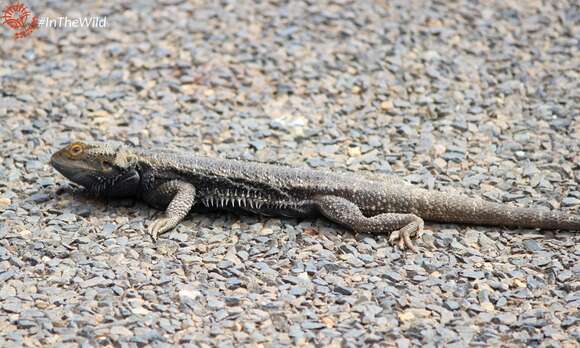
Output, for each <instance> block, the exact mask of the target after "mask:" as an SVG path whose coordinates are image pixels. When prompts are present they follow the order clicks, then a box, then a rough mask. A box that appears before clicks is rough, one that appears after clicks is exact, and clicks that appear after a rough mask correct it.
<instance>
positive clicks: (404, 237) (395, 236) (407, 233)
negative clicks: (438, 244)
mask: <svg viewBox="0 0 580 348" xmlns="http://www.w3.org/2000/svg"><path fill="white" fill-rule="evenodd" d="M422 229H423V220H418V221H413V222H411V223H410V224H408V225H406V226H404V227H403V228H401V229H400V230H396V231H393V232H392V233H391V235H390V237H389V242H390V243H391V244H393V245H397V246H398V247H399V249H401V250H405V249H409V250H411V251H413V252H418V250H417V247H416V246H415V244H414V243H413V240H412V239H411V238H412V237H415V236H417V234H418V233H419V232H420V231H421V230H422Z"/></svg>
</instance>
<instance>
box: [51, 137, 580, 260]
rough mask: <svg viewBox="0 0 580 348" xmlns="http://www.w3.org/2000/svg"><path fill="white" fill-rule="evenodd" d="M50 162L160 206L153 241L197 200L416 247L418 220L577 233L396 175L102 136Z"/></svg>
mask: <svg viewBox="0 0 580 348" xmlns="http://www.w3.org/2000/svg"><path fill="white" fill-rule="evenodd" d="M51 164H52V166H53V167H54V168H55V169H56V170H58V171H59V172H60V173H61V174H63V175H64V176H66V177H67V178H68V179H70V180H71V181H73V182H75V183H77V184H79V185H82V186H84V187H85V188H86V189H88V190H89V191H90V192H91V193H93V194H95V195H98V196H106V197H137V198H140V199H142V200H144V201H145V202H147V203H148V204H150V205H152V206H153V207H156V208H158V209H166V210H165V216H164V217H162V218H160V219H158V220H156V221H154V222H153V223H151V224H150V225H149V233H150V234H151V236H152V237H153V238H154V239H156V238H157V237H158V235H160V234H161V233H164V232H166V231H169V230H170V229H172V228H174V227H175V226H177V224H178V223H179V222H180V221H181V220H183V219H184V218H185V217H186V216H187V214H188V213H189V211H190V210H191V209H192V208H194V207H198V206H201V207H206V208H219V209H225V210H242V211H246V212H251V213H256V214H262V215H267V216H287V217H308V216H313V215H317V214H322V215H324V216H325V217H326V218H328V219H330V220H332V221H334V222H336V223H338V224H341V225H343V226H346V227H348V228H350V229H352V230H353V231H355V232H365V233H373V234H389V233H390V238H389V239H390V241H391V242H392V243H396V244H397V245H399V246H400V247H401V248H405V247H407V248H409V249H411V250H414V251H416V248H415V246H414V244H413V242H412V240H411V238H412V237H414V236H416V235H417V234H418V232H420V231H421V230H422V228H423V219H425V220H433V221H441V222H458V223H468V224H479V225H500V226H512V227H529V228H542V229H570V230H580V217H579V216H577V215H572V214H567V213H565V212H559V211H547V210H541V209H533V208H520V207H512V206H509V205H505V204H498V203H492V202H488V201H484V200H482V199H474V198H469V197H467V196H462V195H455V194H448V193H442V192H438V191H429V190H424V189H421V188H417V187H414V186H412V185H409V184H407V183H405V182H404V181H402V180H400V179H397V178H394V177H381V176H374V177H367V176H358V175H354V174H336V173H332V172H325V171H316V170H311V169H299V168H292V167H285V166H279V165H271V164H263V163H256V162H245V161H237V160H225V159H214V158H208V157H201V156H195V155H189V154H180V153H176V152H169V151H147V150H143V149H137V148H129V147H124V146H113V145H111V144H107V143H103V144H85V143H80V142H76V143H72V144H70V145H68V146H66V147H65V148H63V149H61V150H59V151H57V152H56V153H55V154H54V155H53V156H52V158H51Z"/></svg>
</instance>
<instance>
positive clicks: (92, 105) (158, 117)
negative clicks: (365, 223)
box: [0, 0, 580, 347]
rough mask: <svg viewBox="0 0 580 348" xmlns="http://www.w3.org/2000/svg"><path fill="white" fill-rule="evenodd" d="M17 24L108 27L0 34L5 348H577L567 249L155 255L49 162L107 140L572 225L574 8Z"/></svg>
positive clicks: (70, 8) (211, 230) (388, 6)
mask: <svg viewBox="0 0 580 348" xmlns="http://www.w3.org/2000/svg"><path fill="white" fill-rule="evenodd" d="M26 3H27V5H28V6H29V7H30V8H31V10H32V12H33V14H35V15H37V16H48V17H51V18H55V17H58V16H64V15H67V16H69V17H78V16H107V27H106V28H93V29H86V28H84V29H78V28H77V29H55V28H52V29H47V28H40V29H38V30H37V31H36V32H35V33H33V34H32V36H31V37H28V38H24V39H20V40H15V39H13V38H12V37H11V35H12V34H13V33H12V32H11V31H10V30H9V29H8V28H7V27H6V26H3V27H2V29H0V34H1V35H0V40H2V44H1V45H0V58H1V60H0V83H1V90H0V122H1V125H2V126H1V129H0V149H1V152H2V156H1V157H2V158H0V332H1V334H0V346H2V347H20V346H53V345H57V346H60V347H66V346H77V345H84V346H92V345H110V346H118V347H136V346H143V345H147V344H149V345H151V346H154V347H163V346H170V345H175V344H183V345H188V344H190V345H194V346H214V345H216V346H223V347H228V346H232V347H233V346H239V345H242V344H243V345H248V346H255V347H269V346H286V345H292V346H328V347H352V346H397V347H408V346H416V345H428V346H448V347H463V346H466V345H470V346H488V345H492V346H523V345H530V346H550V347H577V346H578V344H579V342H580V314H579V311H578V308H579V307H580V236H579V235H578V234H575V233H553V232H545V233H544V232H540V231H534V230H518V231H511V230H508V229H504V228H492V227H478V226H472V227H469V226H459V225H453V224H427V230H428V231H426V233H425V235H424V236H423V239H422V241H419V242H418V245H419V247H420V251H421V252H420V253H418V254H414V253H408V252H401V251H399V250H397V249H396V248H393V247H391V246H390V245H389V244H388V243H387V241H386V240H385V238H384V237H371V236H368V235H353V234H351V233H349V232H347V231H345V230H343V229H341V228H339V227H337V226H335V225H333V224H331V223H329V222H327V221H324V220H314V221H298V220H291V219H290V220H288V219H267V218H261V217H251V216H236V215H229V214H223V215H219V214H215V215H199V214H193V215H192V217H191V219H188V220H187V221H186V222H184V223H183V224H181V225H180V226H179V227H178V228H176V229H175V230H174V231H172V232H171V233H168V234H167V235H165V238H162V239H161V240H160V241H159V242H158V243H157V244H154V243H152V242H151V240H150V239H149V238H148V237H147V236H146V235H144V233H143V231H144V226H146V225H147V221H149V220H150V219H151V218H152V217H153V215H154V214H158V212H155V211H154V210H152V209H150V208H148V207H146V206H145V205H143V204H139V203H137V204H133V202H130V201H129V202H127V201H119V202H109V203H107V202H102V201H98V200H94V199H92V198H86V197H83V196H79V195H75V194H71V193H70V192H67V191H66V190H65V192H64V193H61V194H59V191H63V190H59V188H60V187H63V186H66V185H67V184H66V180H65V179H64V178H63V177H62V176H60V175H58V173H56V172H55V171H54V170H53V169H52V168H50V167H49V165H48V163H47V162H48V158H49V156H50V154H51V152H53V151H54V150H55V149H56V148H58V147H60V146H61V145H62V144H64V143H66V142H69V141H70V140H73V139H80V140H105V139H112V140H118V141H124V142H125V141H126V142H130V143H133V144H135V145H139V146H144V147H166V148H173V149H182V150H184V151H195V152H196V153H201V154H208V155H213V156H221V157H240V158H248V159H254V160H263V161H280V162H285V163H290V164H293V165H299V166H304V165H306V166H310V167H318V168H336V169H337V170H352V171H361V170H369V171H373V172H380V173H387V174H391V173H394V174H396V175H400V176H402V177H405V178H407V179H408V180H409V181H411V182H413V183H415V184H417V185H421V186H424V187H435V188H438V189H441V190H449V191H458V192H466V193H468V194H473V195H481V196H484V197H486V198H488V199H490V200H493V201H504V202H512V203H515V204H522V205H531V206H547V207H551V208H558V209H562V210H567V211H570V212H572V213H576V214H577V213H578V210H579V207H580V186H579V182H580V170H579V168H580V141H579V140H578V139H580V113H579V110H580V106H579V105H580V88H579V87H580V86H579V81H580V68H579V66H580V52H579V37H580V25H579V23H580V9H579V7H578V5H577V3H576V4H574V2H573V1H543V2H542V1H519V0H509V1H485V2H483V3H485V5H482V4H478V2H477V1H468V0H458V1H454V2H449V3H447V2H445V1H439V2H429V1H388V2H386V1H376V2H373V1H343V0H339V1H331V2H327V3H326V2H323V1H311V2H298V1H297V2H292V3H291V4H285V3H284V2H278V1H270V2H265V1H261V2H259V3H253V2H248V1H234V0H231V1H221V2H216V1H201V0H199V1H192V2H187V1H179V0H178V1H159V2H153V1H122V2H118V3H116V2H113V1H86V2H85V3H84V4H78V3H77V2H74V1H26Z"/></svg>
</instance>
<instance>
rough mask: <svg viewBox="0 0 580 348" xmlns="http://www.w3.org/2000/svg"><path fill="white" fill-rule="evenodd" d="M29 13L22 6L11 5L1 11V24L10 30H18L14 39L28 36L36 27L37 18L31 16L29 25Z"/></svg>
mask: <svg viewBox="0 0 580 348" xmlns="http://www.w3.org/2000/svg"><path fill="white" fill-rule="evenodd" d="M30 16H31V15H30V11H29V10H28V8H26V6H24V5H23V4H11V5H8V6H6V8H4V11H2V17H1V18H2V19H3V20H4V21H3V22H2V24H5V25H7V26H8V27H9V28H10V29H12V30H18V32H16V33H15V34H14V37H15V38H17V39H19V38H23V37H25V36H28V35H30V34H31V33H32V32H33V31H34V30H35V29H36V28H37V27H38V18H36V17H35V16H32V19H31V21H30V23H28V18H29V17H30Z"/></svg>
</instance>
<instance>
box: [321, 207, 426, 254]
mask: <svg viewBox="0 0 580 348" xmlns="http://www.w3.org/2000/svg"><path fill="white" fill-rule="evenodd" d="M314 201H315V204H316V206H317V207H318V210H319V211H320V212H321V213H322V214H323V215H324V216H326V217H327V218H328V219H330V220H332V221H334V222H336V223H339V224H341V225H345V226H347V227H349V228H351V229H352V230H354V231H356V232H364V233H372V234H378V233H390V237H389V241H390V242H391V243H393V244H398V245H399V248H401V249H404V247H405V246H406V247H407V248H409V249H411V250H413V251H415V252H417V248H416V247H415V245H414V244H413V242H412V241H411V237H413V236H415V235H416V234H417V233H418V232H419V231H421V230H422V229H423V220H422V219H421V218H420V217H418V216H417V215H415V214H397V213H383V214H378V215H375V216H371V217H366V216H364V215H363V213H362V212H361V211H360V209H359V207H358V206H357V205H356V204H354V203H353V202H351V201H349V200H348V199H345V198H342V197H338V196H318V197H315V199H314Z"/></svg>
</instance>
